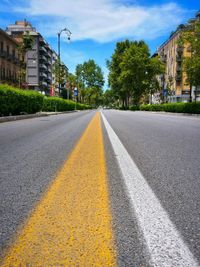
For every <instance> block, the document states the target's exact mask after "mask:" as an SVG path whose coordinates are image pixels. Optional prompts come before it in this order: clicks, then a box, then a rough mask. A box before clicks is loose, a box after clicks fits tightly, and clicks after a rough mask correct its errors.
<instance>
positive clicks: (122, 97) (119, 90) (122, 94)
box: [107, 40, 131, 107]
mask: <svg viewBox="0 0 200 267" xmlns="http://www.w3.org/2000/svg"><path fill="white" fill-rule="evenodd" d="M130 43H131V42H130V41H129V40H125V41H124V42H118V43H117V44H116V48H115V51H114V53H113V55H112V57H111V60H110V61H109V60H107V67H108V69H109V75H108V84H109V86H110V87H111V89H112V90H113V92H114V93H115V96H116V98H117V99H118V100H119V101H121V102H122V106H123V107H125V106H126V104H127V93H126V91H124V90H123V86H122V81H121V80H120V79H119V76H120V74H121V68H120V63H121V62H122V56H123V54H124V52H125V50H126V49H127V48H129V47H130Z"/></svg>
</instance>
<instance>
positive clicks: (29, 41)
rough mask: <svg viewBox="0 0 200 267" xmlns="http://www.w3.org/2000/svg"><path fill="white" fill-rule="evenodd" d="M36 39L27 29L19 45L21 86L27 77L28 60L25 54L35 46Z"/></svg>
mask: <svg viewBox="0 0 200 267" xmlns="http://www.w3.org/2000/svg"><path fill="white" fill-rule="evenodd" d="M33 43H34V39H33V37H32V36H31V35H30V33H29V31H26V32H25V33H24V34H23V36H22V41H21V43H20V44H19V45H18V53H19V88H21V85H22V82H23V81H25V77H26V62H25V54H26V52H27V51H28V50H31V49H32V47H33Z"/></svg>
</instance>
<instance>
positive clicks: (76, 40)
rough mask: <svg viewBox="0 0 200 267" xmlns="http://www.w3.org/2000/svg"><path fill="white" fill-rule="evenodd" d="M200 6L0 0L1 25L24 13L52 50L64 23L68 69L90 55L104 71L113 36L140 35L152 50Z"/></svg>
mask: <svg viewBox="0 0 200 267" xmlns="http://www.w3.org/2000/svg"><path fill="white" fill-rule="evenodd" d="M199 9H200V0H190V1H188V0H177V1H166V0H165V1H163V0H160V1H158V0H157V1H155V0H151V1H147V0H28V1H27V0H0V27H1V28H2V29H5V28H6V26H7V25H8V24H13V23H14V22H15V21H16V20H23V19H25V18H26V19H27V20H28V21H30V22H31V23H32V25H33V26H35V27H36V29H37V31H38V32H40V33H41V34H42V35H43V36H44V38H45V39H46V40H47V41H48V42H49V44H50V45H51V47H52V48H53V49H54V50H55V51H57V32H58V31H59V30H61V29H63V28H65V27H67V28H69V29H70V31H71V32H72V36H71V41H70V42H68V41H67V37H66V36H65V35H64V34H63V35H62V42H61V58H62V60H63V61H64V62H65V64H66V65H67V66H68V67H69V70H70V71H71V72H74V69H75V66H76V65H77V64H79V63H82V62H84V61H86V60H88V59H94V60H95V61H96V62H97V64H99V65H100V67H101V68H102V70H103V72H104V74H105V77H106V76H107V73H108V71H107V69H106V63H105V62H106V59H109V58H110V57H111V55H112V53H113V51H114V48H115V44H116V42H117V41H121V40H124V39H126V38H129V39H131V40H140V39H142V40H145V41H146V42H147V43H148V45H149V47H150V50H151V53H153V52H155V51H156V49H157V47H158V46H160V45H161V44H162V42H164V41H165V40H166V39H167V37H168V36H169V34H170V33H171V31H173V30H175V29H176V27H177V26H178V25H179V24H180V23H185V22H187V20H188V19H190V18H192V17H194V15H195V12H196V11H198V10H199Z"/></svg>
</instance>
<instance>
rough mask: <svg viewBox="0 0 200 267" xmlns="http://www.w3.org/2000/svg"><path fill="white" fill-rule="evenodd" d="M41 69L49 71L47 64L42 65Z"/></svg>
mask: <svg viewBox="0 0 200 267" xmlns="http://www.w3.org/2000/svg"><path fill="white" fill-rule="evenodd" d="M39 67H40V69H42V70H47V66H46V65H45V64H40V65H39Z"/></svg>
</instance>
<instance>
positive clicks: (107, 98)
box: [103, 89, 118, 107]
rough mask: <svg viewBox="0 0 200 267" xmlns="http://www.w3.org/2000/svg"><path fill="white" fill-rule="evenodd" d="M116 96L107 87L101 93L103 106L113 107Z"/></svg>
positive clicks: (115, 104)
mask: <svg viewBox="0 0 200 267" xmlns="http://www.w3.org/2000/svg"><path fill="white" fill-rule="evenodd" d="M117 104H118V102H117V101H116V96H115V93H114V91H113V90H109V89H107V90H106V91H105V92H104V94H103V106H106V107H114V106H117Z"/></svg>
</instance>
